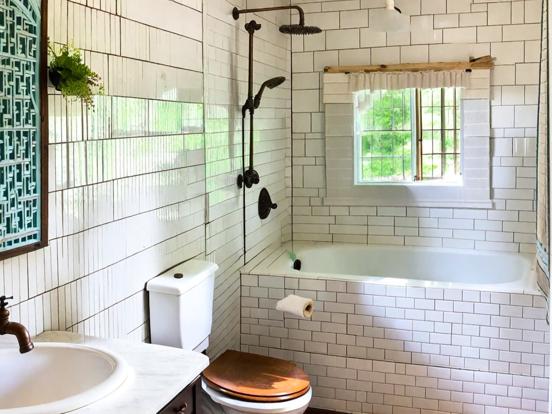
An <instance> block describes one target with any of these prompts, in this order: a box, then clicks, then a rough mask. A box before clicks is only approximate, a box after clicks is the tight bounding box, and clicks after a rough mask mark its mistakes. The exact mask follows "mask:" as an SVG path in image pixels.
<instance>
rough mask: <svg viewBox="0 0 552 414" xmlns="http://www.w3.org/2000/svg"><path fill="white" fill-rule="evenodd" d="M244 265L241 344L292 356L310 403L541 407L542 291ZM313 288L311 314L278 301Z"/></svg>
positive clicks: (392, 409) (544, 372)
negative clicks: (412, 283) (295, 273)
mask: <svg viewBox="0 0 552 414" xmlns="http://www.w3.org/2000/svg"><path fill="white" fill-rule="evenodd" d="M254 272H255V270H254V269H253V270H251V274H243V275H242V295H243V297H242V350H244V351H249V352H255V353H261V354H267V355H271V356H274V357H280V358H285V359H289V360H292V361H295V362H297V363H298V364H299V365H301V366H302V367H304V368H305V370H306V371H307V372H308V373H309V375H310V376H311V381H312V384H313V389H314V398H313V404H314V406H316V407H320V408H325V409H333V410H339V411H346V412H355V413H412V414H422V413H466V414H467V413H505V414H506V413H510V414H514V413H516V414H520V413H529V412H535V411H537V412H547V410H548V365H549V330H548V325H547V324H546V320H545V317H546V311H545V301H544V299H543V297H541V296H534V295H528V294H511V293H500V292H480V291H474V290H456V289H432V288H416V287H408V288H407V287H401V286H391V285H387V286H386V285H377V284H373V283H369V282H347V281H343V280H321V279H304V278H298V277H283V276H269V275H255V274H254ZM291 293H294V294H297V295H301V296H305V297H310V298H314V299H315V313H314V315H313V318H312V320H301V319H297V318H295V317H293V316H288V315H285V314H282V313H281V312H279V311H276V310H275V304H276V301H277V300H279V299H281V298H282V297H284V296H285V295H287V294H291Z"/></svg>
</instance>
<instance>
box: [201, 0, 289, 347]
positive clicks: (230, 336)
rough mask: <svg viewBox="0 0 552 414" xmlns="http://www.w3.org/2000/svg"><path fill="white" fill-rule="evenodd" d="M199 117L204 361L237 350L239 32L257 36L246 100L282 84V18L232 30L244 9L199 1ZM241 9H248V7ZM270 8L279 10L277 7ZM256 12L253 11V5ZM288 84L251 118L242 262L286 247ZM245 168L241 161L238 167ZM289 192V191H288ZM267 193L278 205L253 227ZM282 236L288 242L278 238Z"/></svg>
mask: <svg viewBox="0 0 552 414" xmlns="http://www.w3.org/2000/svg"><path fill="white" fill-rule="evenodd" d="M203 3H204V27H205V45H204V47H205V59H204V65H205V111H206V124H205V128H206V131H205V133H206V136H205V146H206V151H207V153H206V156H207V166H206V167H207V193H208V199H209V209H208V217H207V223H206V232H207V235H206V237H207V245H206V246H207V247H206V255H207V258H208V259H209V260H212V261H214V262H216V263H217V264H218V265H219V266H220V269H219V271H218V274H217V283H216V287H215V310H214V318H213V331H212V335H211V347H210V354H211V355H218V354H219V353H221V352H223V351H224V350H226V349H228V348H234V349H239V345H240V336H239V331H240V328H239V326H240V271H239V269H240V268H241V267H242V266H243V264H244V254H243V252H244V246H243V231H244V225H243V208H242V207H243V193H242V190H239V189H238V188H237V186H236V178H237V176H238V174H240V173H241V168H242V159H241V158H242V157H241V152H242V135H241V108H242V105H243V104H244V103H245V100H246V98H247V77H248V64H247V59H248V35H247V33H246V32H245V30H244V29H243V26H244V24H245V23H246V22H248V21H249V20H251V19H252V18H254V19H255V20H256V21H258V22H259V23H261V25H262V29H261V30H260V31H259V32H257V33H256V34H255V43H254V56H255V65H254V80H255V86H254V89H255V91H254V93H256V92H257V89H258V87H259V86H260V84H261V83H262V82H264V81H265V80H268V79H270V78H273V77H276V76H285V77H286V78H288V79H289V78H290V73H291V72H290V61H291V53H290V48H291V44H290V41H289V39H288V37H286V36H283V35H281V34H280V33H279V31H278V25H279V24H283V23H285V22H288V21H289V13H288V14H285V13H282V12H276V13H264V14H262V15H245V16H242V17H240V20H239V21H238V22H236V21H234V20H233V19H232V16H231V11H232V7H233V6H238V7H246V2H245V1H221V0H209V1H204V2H203ZM248 3H249V4H248V6H250V7H256V5H255V4H252V3H253V2H251V1H250V2H248ZM274 3H275V4H285V1H277V2H274ZM257 6H259V5H258V4H257ZM289 85H290V84H289V82H286V83H284V84H283V85H281V86H280V87H278V88H276V89H273V90H270V91H268V90H267V91H265V93H264V95H263V100H262V104H261V107H260V108H259V109H258V110H257V111H256V113H255V119H256V121H255V131H256V133H255V158H254V161H255V168H256V169H257V171H258V172H259V174H260V176H261V183H260V185H258V186H255V187H254V188H252V189H250V190H249V189H248V190H247V193H246V205H247V208H246V220H247V222H246V223H247V225H246V234H247V241H246V249H247V256H248V258H250V257H254V256H255V255H256V254H257V253H258V252H259V251H261V250H262V249H264V248H266V247H268V246H270V245H272V244H276V245H277V244H279V243H280V242H281V240H282V239H289V234H290V229H289V225H290V222H291V214H290V206H289V205H290V202H289V197H288V196H287V195H286V191H285V190H286V177H285V171H286V162H289V160H287V159H286V150H287V148H288V147H289V145H290V138H289V137H290V135H291V125H290V121H289V118H290V115H291V111H290V108H291V103H290V86H289ZM248 143H249V120H247V122H246V154H247V155H248V154H249V145H248ZM246 162H247V160H246ZM288 186H289V185H288ZM262 187H267V188H268V189H269V191H270V194H271V196H272V199H273V201H274V202H275V203H277V204H278V209H277V210H273V211H272V212H271V214H270V217H269V218H268V219H267V220H264V221H262V222H261V220H260V219H259V216H258V213H257V200H258V197H259V191H260V189H261V188H262ZM286 234H287V235H288V236H286Z"/></svg>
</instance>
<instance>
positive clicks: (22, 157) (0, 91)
mask: <svg viewBox="0 0 552 414" xmlns="http://www.w3.org/2000/svg"><path fill="white" fill-rule="evenodd" d="M39 55H40V5H39V0H0V252H2V251H6V250H10V249H13V248H16V247H21V246H25V245H28V244H32V243H35V242H37V241H39V240H40V186H39V183H40V104H39V73H40V61H39Z"/></svg>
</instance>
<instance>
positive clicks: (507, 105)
mask: <svg viewBox="0 0 552 414" xmlns="http://www.w3.org/2000/svg"><path fill="white" fill-rule="evenodd" d="M297 3H299V4H300V5H302V6H304V7H305V9H306V11H307V14H306V19H307V20H308V21H309V22H312V24H319V25H320V26H321V27H322V28H324V29H325V30H324V32H323V33H321V34H319V35H315V36H311V37H306V38H297V39H294V42H293V51H294V53H293V59H294V60H293V75H294V80H295V82H294V85H293V88H294V90H293V97H294V100H293V115H294V118H293V119H294V122H293V140H294V141H293V144H294V157H293V172H294V184H293V185H294V199H293V205H294V216H293V223H294V226H293V231H294V238H295V240H312V241H333V242H352V243H363V244H399V245H422V246H442V247H454V248H467V249H474V248H475V249H484V250H505V251H523V252H532V251H534V243H535V188H536V178H535V177H536V168H535V162H536V158H535V156H536V139H535V137H536V126H537V104H538V79H539V76H538V74H539V56H540V54H539V51H540V9H541V1H540V0H525V1H513V0H512V1H510V0H501V1H496V0H477V1H470V0H448V1H447V0H397V1H396V5H397V7H400V8H401V9H402V10H403V12H404V13H406V14H408V15H411V16H412V24H413V30H412V32H411V33H388V34H385V33H377V32H374V31H373V30H371V29H370V28H369V19H370V16H371V15H372V14H373V11H374V10H376V9H381V7H383V6H384V2H383V1H376V0H374V1H372V0H362V1H360V0H347V1H345V0H343V1H312V0H298V2H297ZM483 55H492V56H494V57H495V58H496V61H495V64H496V67H495V69H494V70H493V71H492V72H493V73H492V75H491V104H490V106H491V108H490V109H491V111H490V112H491V130H490V131H489V134H490V144H491V166H490V170H491V174H490V179H491V199H492V202H493V206H492V207H491V208H480V209H474V208H454V209H447V208H431V209H430V208H428V207H432V206H428V205H421V206H410V207H408V208H407V204H401V203H393V204H385V203H381V202H378V200H377V199H372V200H371V201H370V202H369V203H364V204H362V203H356V204H346V205H338V204H335V203H333V202H331V201H329V202H328V201H327V200H325V198H326V196H327V195H328V194H327V191H326V182H325V176H326V171H325V166H326V157H325V132H324V126H325V120H324V109H325V108H324V104H323V102H322V81H321V80H322V76H323V72H322V71H323V68H324V66H326V65H366V64H392V63H416V62H439V61H453V60H467V59H469V58H470V57H478V56H483ZM351 162H352V160H351ZM417 207H422V208H417ZM433 207H435V206H433Z"/></svg>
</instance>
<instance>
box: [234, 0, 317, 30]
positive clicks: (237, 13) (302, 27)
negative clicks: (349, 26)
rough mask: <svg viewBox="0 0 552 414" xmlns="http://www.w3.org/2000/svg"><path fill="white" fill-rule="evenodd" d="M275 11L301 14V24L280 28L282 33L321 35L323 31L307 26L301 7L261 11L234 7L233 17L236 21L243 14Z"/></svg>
mask: <svg viewBox="0 0 552 414" xmlns="http://www.w3.org/2000/svg"><path fill="white" fill-rule="evenodd" d="M275 10H297V12H298V13H299V24H285V25H283V26H280V32H281V33H285V34H290V35H311V34H316V33H321V32H322V29H321V28H320V27H316V26H305V12H304V11H303V9H302V8H301V7H299V6H295V5H293V6H278V7H265V8H260V9H245V10H240V9H238V8H237V7H234V9H233V10H232V16H233V17H234V19H235V20H238V19H239V18H240V14H242V13H259V12H267V11H275Z"/></svg>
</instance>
